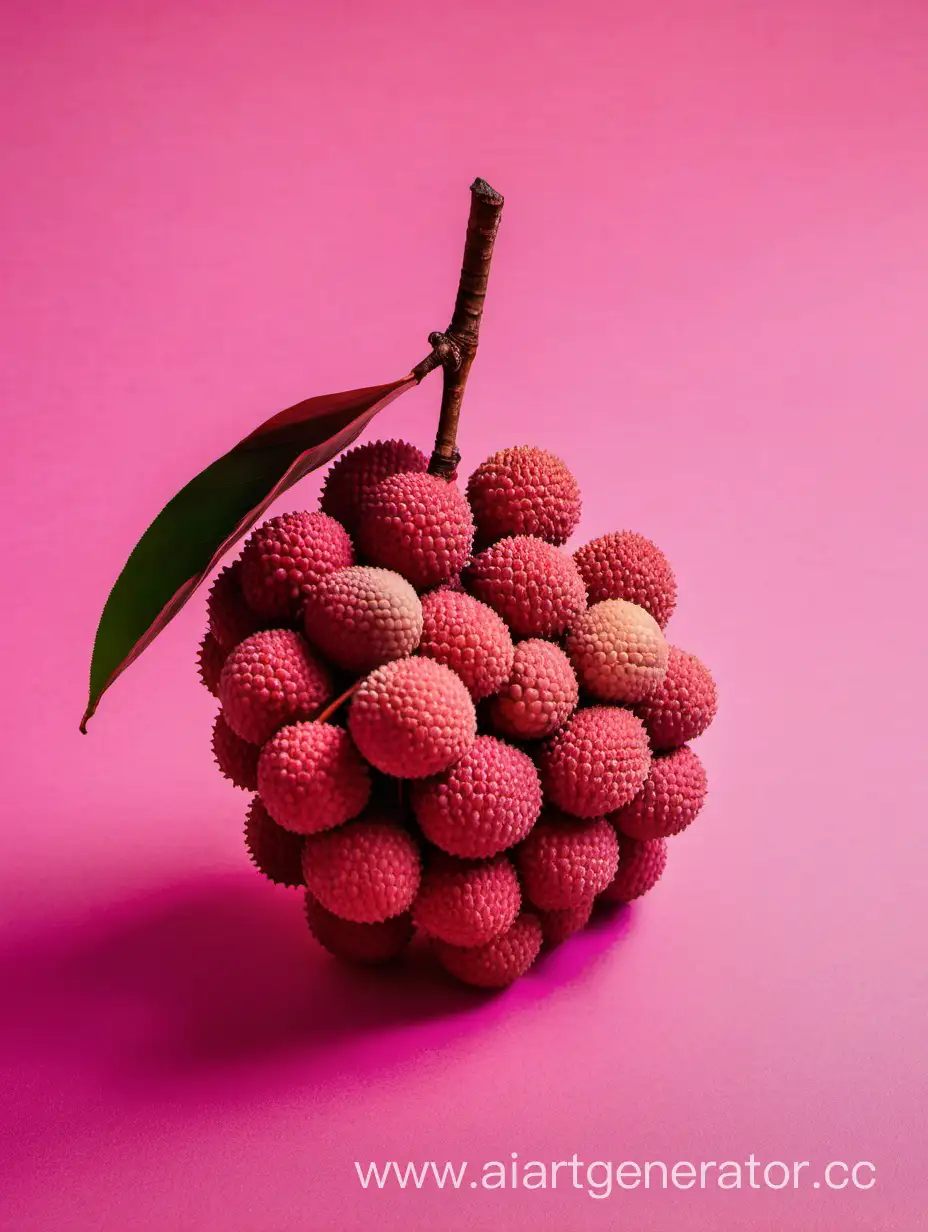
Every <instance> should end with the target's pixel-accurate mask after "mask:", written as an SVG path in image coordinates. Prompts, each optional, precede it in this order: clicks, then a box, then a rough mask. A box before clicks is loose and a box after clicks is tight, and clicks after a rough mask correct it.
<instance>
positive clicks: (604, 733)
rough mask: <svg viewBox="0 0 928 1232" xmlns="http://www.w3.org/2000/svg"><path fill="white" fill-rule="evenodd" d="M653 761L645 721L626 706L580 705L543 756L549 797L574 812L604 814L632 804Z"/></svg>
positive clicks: (541, 767) (542, 771) (543, 777)
mask: <svg viewBox="0 0 928 1232" xmlns="http://www.w3.org/2000/svg"><path fill="white" fill-rule="evenodd" d="M650 763H651V750H650V747H649V745H648V737H647V733H646V732H645V729H644V724H643V723H642V722H641V720H640V719H639V718H637V716H635V715H634V714H632V713H631V712H630V711H628V710H620V709H618V708H617V707H614V706H591V707H590V708H589V709H588V710H578V711H577V713H576V714H575V715H574V716H573V718H572V719H570V721H569V722H568V723H566V724H565V726H564V727H562V728H561V729H560V731H557V732H555V733H554V735H553V736H551V737H550V739H549V740H548V741H547V742H546V744H545V746H544V748H543V749H542V753H541V758H540V761H539V771H540V774H541V782H542V786H543V787H544V792H545V799H546V800H548V801H550V802H551V803H552V804H554V805H556V806H557V807H558V808H560V809H563V811H564V812H565V813H570V814H572V815H573V816H574V817H604V816H605V815H606V814H607V813H614V812H615V811H616V809H620V808H624V807H625V805H626V804H630V803H631V801H632V800H633V799H634V798H635V796H636V795H637V794H638V792H639V791H640V790H641V788H642V787H643V785H644V781H645V779H646V778H647V777H648V771H649V769H650Z"/></svg>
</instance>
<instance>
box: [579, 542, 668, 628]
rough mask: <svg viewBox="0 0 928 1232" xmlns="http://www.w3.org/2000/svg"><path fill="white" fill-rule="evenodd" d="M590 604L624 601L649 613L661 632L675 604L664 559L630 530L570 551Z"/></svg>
mask: <svg viewBox="0 0 928 1232" xmlns="http://www.w3.org/2000/svg"><path fill="white" fill-rule="evenodd" d="M574 560H575V561H576V562H577V568H578V569H579V570H580V576H581V577H582V578H583V581H584V584H585V586H586V589H587V594H588V596H589V600H590V603H600V602H601V601H602V600H603V599H628V600H629V602H631V603H637V604H638V605H639V607H643V608H644V609H645V610H646V611H648V612H650V613H651V615H652V616H653V617H654V619H655V620H656V621H657V623H658V624H659V625H660V627H661V628H662V629H663V628H664V627H665V626H666V624H667V621H668V620H669V619H670V617H671V615H672V614H673V610H674V608H675V607H676V603H677V583H676V580H675V578H674V575H673V570H672V569H671V567H670V564H669V562H668V560H667V557H666V556H665V555H664V553H663V552H662V551H661V550H660V548H658V547H656V546H655V545H654V544H653V543H652V542H651V540H650V539H645V537H644V536H643V535H637V534H635V532H634V531H630V530H620V531H612V532H611V533H610V534H608V535H600V536H599V538H598V539H591V540H590V542H589V543H585V544H584V545H583V546H582V547H579V548H577V550H576V552H574Z"/></svg>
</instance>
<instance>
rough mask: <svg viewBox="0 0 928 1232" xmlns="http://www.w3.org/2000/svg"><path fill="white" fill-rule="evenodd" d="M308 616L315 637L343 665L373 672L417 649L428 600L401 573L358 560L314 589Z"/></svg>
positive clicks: (311, 637)
mask: <svg viewBox="0 0 928 1232" xmlns="http://www.w3.org/2000/svg"><path fill="white" fill-rule="evenodd" d="M303 622H304V628H305V630H306V636H307V637H308V638H309V640H310V642H312V643H313V645H315V646H318V648H319V649H320V650H321V651H322V653H323V654H324V655H325V656H326V657H327V658H328V659H331V661H332V662H333V663H335V664H336V665H337V666H338V667H341V668H343V669H344V670H345V671H349V672H355V673H359V672H369V671H371V670H372V669H373V668H375V667H380V665H381V664H382V663H389V662H391V661H392V660H393V659H402V658H404V657H405V656H406V655H409V654H412V652H413V651H414V650H415V649H416V647H417V646H418V645H419V638H420V637H421V635H422V604H421V603H420V601H419V596H418V595H417V594H416V592H415V590H413V588H412V586H411V585H410V584H409V582H407V581H406V579H405V578H404V577H401V576H400V574H398V573H394V572H393V571H392V570H390V569H375V568H372V567H371V566H369V565H353V566H351V567H350V568H348V569H339V570H337V571H336V572H335V573H329V574H327V575H326V577H324V578H321V579H320V580H319V581H318V582H317V583H316V585H315V586H313V587H312V589H311V590H310V591H308V593H307V595H306V600H305V606H304V608H303Z"/></svg>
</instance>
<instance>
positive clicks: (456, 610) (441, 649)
mask: <svg viewBox="0 0 928 1232" xmlns="http://www.w3.org/2000/svg"><path fill="white" fill-rule="evenodd" d="M422 617H423V624H422V640H421V642H420V643H419V653H420V654H421V655H424V656H425V657H426V658H428V659H434V660H435V661H436V663H444V664H445V665H446V667H450V668H451V670H452V671H454V672H456V673H457V675H458V676H460V677H461V679H462V680H463V681H464V683H465V685H467V688H468V690H469V691H470V694H471V697H473V698H474V700H475V701H477V700H479V699H480V698H483V697H489V696H490V694H491V693H495V692H496V691H497V689H499V688H500V686H501V685H502V684H503V683H504V681H505V680H506V679H507V678H508V676H509V673H510V672H511V670H512V660H513V655H514V649H513V645H512V638H511V637H510V635H509V630H508V629H507V628H506V625H505V623H504V621H503V619H502V617H500V616H498V615H497V614H496V612H494V611H493V609H492V608H490V607H487V605H486V604H485V603H481V602H480V600H479V599H474V598H473V597H472V596H471V595H466V594H461V593H457V592H455V591H453V590H433V591H431V592H430V593H429V594H427V595H424V596H423V599H422Z"/></svg>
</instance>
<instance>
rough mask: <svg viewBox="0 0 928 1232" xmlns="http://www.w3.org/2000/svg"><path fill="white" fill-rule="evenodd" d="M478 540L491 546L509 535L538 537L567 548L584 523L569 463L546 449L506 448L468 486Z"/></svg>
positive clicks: (477, 472) (483, 467)
mask: <svg viewBox="0 0 928 1232" xmlns="http://www.w3.org/2000/svg"><path fill="white" fill-rule="evenodd" d="M467 497H468V500H469V501H470V504H471V508H472V509H473V511H474V521H475V523H476V525H477V536H478V539H479V540H480V542H481V543H484V544H486V543H492V542H494V540H496V539H502V538H504V537H505V536H506V535H536V536H537V537H538V538H539V539H545V540H546V541H547V542H548V543H554V544H563V543H566V542H567V540H568V539H569V538H570V535H571V533H572V532H573V530H574V528H575V527H576V525H577V523H578V522H579V521H580V488H579V486H578V484H577V481H576V479H575V478H574V477H573V475H572V474H571V473H570V471H569V470H568V469H567V466H566V465H565V463H563V462H562V461H561V459H560V458H558V457H556V456H555V455H554V454H553V453H549V452H548V450H546V449H538V448H536V447H535V446H534V445H517V446H515V447H513V448H511V449H501V450H500V451H499V452H498V453H494V454H493V455H492V456H491V457H489V458H487V460H486V461H485V462H481V464H480V465H479V466H478V467H477V469H476V470H475V471H474V473H473V474H472V475H471V477H470V479H469V480H468V483H467Z"/></svg>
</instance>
